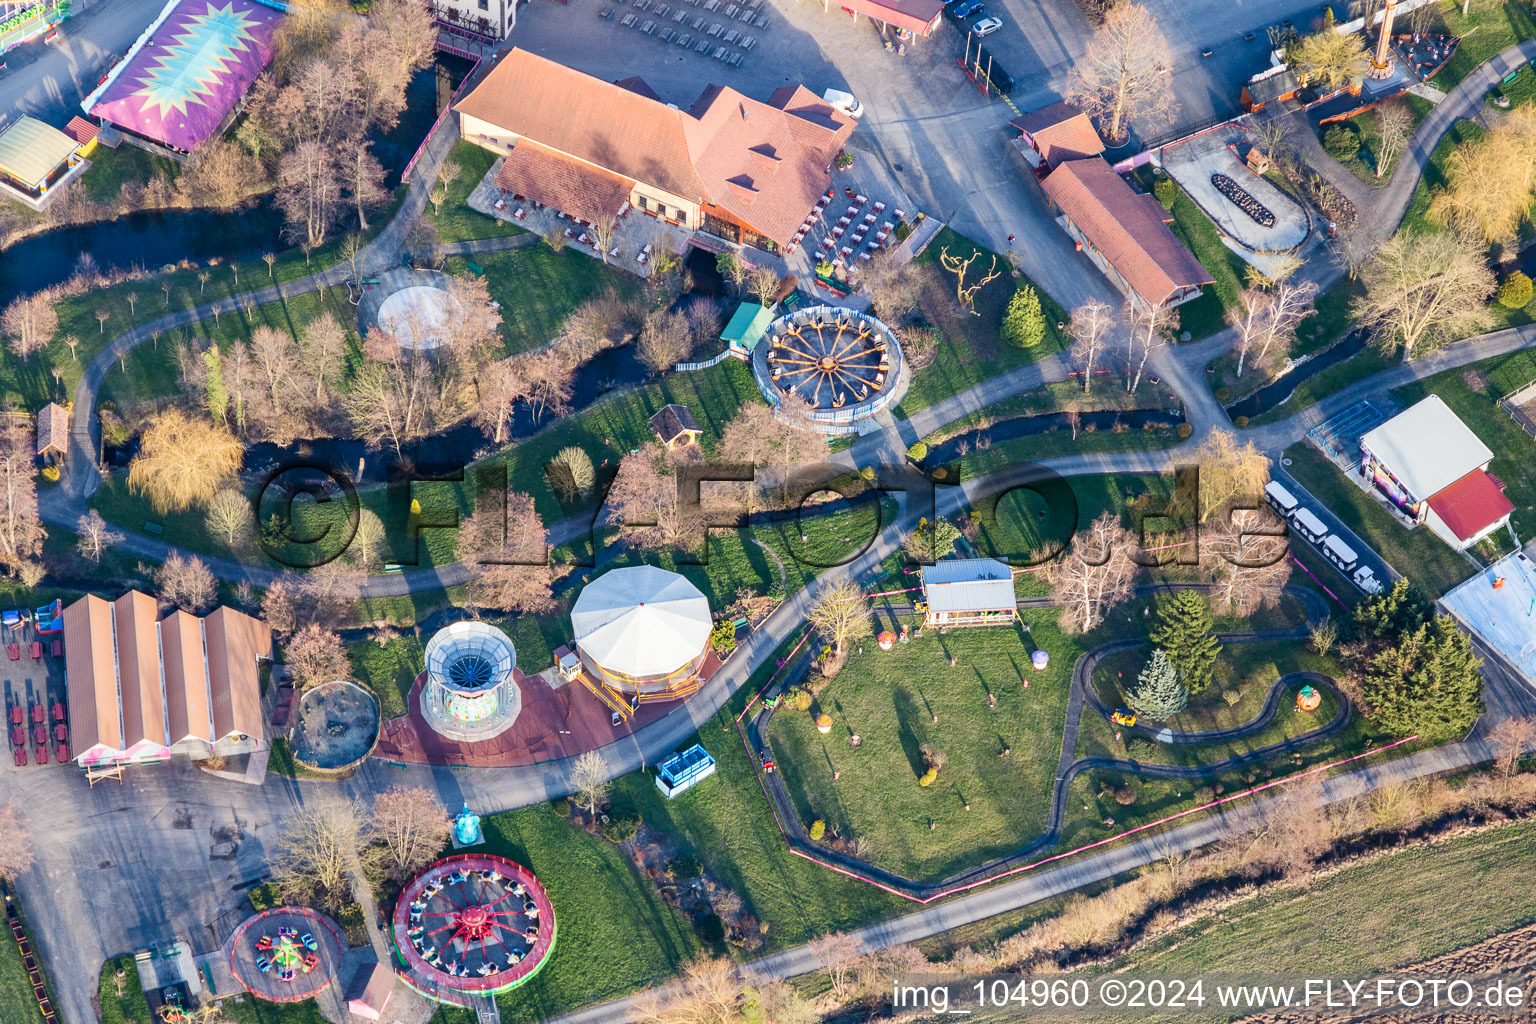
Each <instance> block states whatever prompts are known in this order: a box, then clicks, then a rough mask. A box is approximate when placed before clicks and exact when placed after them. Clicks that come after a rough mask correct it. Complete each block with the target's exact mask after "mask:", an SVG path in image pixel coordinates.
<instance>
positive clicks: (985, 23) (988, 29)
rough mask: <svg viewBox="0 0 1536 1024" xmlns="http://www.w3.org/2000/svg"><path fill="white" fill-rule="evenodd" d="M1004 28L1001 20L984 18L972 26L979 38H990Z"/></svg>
mask: <svg viewBox="0 0 1536 1024" xmlns="http://www.w3.org/2000/svg"><path fill="white" fill-rule="evenodd" d="M1002 27H1003V22H1002V19H1000V18H982V19H981V20H980V21H978V22H977V23H976V24H974V25H972V26H971V31H972V32H975V33H976V34H977V35H978V36H989V35H991V34H992V33H993V32H996V31H997V30H998V29H1000V28H1002Z"/></svg>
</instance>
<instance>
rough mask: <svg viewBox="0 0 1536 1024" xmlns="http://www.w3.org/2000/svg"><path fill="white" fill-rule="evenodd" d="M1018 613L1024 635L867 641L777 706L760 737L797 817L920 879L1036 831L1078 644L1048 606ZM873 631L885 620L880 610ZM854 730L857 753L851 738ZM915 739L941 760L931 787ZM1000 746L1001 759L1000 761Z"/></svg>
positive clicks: (928, 633) (959, 633)
mask: <svg viewBox="0 0 1536 1024" xmlns="http://www.w3.org/2000/svg"><path fill="white" fill-rule="evenodd" d="M1026 619H1027V621H1028V622H1029V624H1030V626H1031V630H1030V631H1029V632H1026V631H1024V630H1022V629H1016V628H1004V627H997V628H988V629H968V630H955V631H952V632H950V633H948V634H947V635H940V634H939V633H937V632H936V631H935V630H924V631H923V633H922V635H921V636H918V637H916V638H914V639H913V640H912V642H911V643H909V644H906V645H904V646H900V647H898V648H897V649H896V650H894V651H889V652H887V651H882V650H880V649H879V647H878V646H877V645H875V644H874V643H873V642H869V641H866V642H865V643H864V644H863V645H862V651H861V652H860V653H855V654H854V655H853V656H852V657H851V658H850V660H849V662H848V664H847V666H846V667H845V668H844V669H843V670H842V672H840V673H839V674H838V676H837V678H835V679H834V680H833V681H832V682H831V684H830V685H828V686H827V688H826V689H825V690H823V691H822V692H821V694H820V696H819V697H818V699H817V701H816V703H815V704H813V705H812V707H811V710H810V711H809V712H804V711H797V710H796V709H795V707H794V705H793V703H786V705H785V706H784V707H783V708H782V710H780V711H779V712H777V713H776V714H775V715H774V718H773V722H772V726H771V728H770V731H769V737H770V740H771V741H772V743H773V746H774V753H775V755H776V759H777V761H778V762H779V765H780V771H781V772H782V773H783V777H784V782H785V785H786V786H787V787H788V789H789V792H790V795H791V796H792V797H793V798H794V801H795V805H796V808H797V809H798V810H799V812H800V816H801V818H802V819H803V822H804V824H806V825H807V826H809V824H810V822H811V821H812V820H814V819H817V818H820V819H824V820H825V821H826V822H827V828H828V831H829V832H830V833H834V834H836V835H838V836H840V837H842V838H843V839H853V838H855V837H858V838H862V839H863V840H865V841H866V842H867V843H868V844H869V846H870V854H869V856H870V859H871V860H872V861H873V862H874V863H876V864H879V865H880V866H881V867H884V868H887V869H889V870H892V871H895V872H898V873H900V874H902V875H905V876H907V877H909V878H921V879H928V880H937V879H939V878H943V877H945V876H947V875H950V874H952V873H954V872H955V871H958V870H960V869H962V868H967V867H973V866H975V865H977V864H981V863H983V862H985V861H987V860H990V859H992V858H994V857H997V856H1000V855H1002V854H1005V853H1007V852H1009V851H1011V850H1014V849H1017V848H1018V847H1019V846H1021V845H1023V843H1025V842H1027V841H1028V840H1029V839H1031V838H1033V837H1034V836H1036V835H1038V834H1039V833H1041V832H1043V831H1044V830H1045V825H1046V820H1047V813H1048V811H1049V808H1050V795H1051V787H1052V785H1053V783H1054V780H1055V777H1056V758H1057V755H1058V754H1059V753H1060V750H1061V732H1062V727H1063V724H1064V722H1065V717H1066V704H1067V688H1068V686H1069V685H1070V683H1071V675H1072V663H1073V662H1074V661H1075V660H1076V658H1077V655H1078V654H1079V653H1080V651H1081V648H1080V646H1079V641H1078V640H1077V639H1076V638H1072V637H1067V636H1065V635H1064V634H1062V632H1061V631H1060V629H1059V628H1058V627H1057V625H1056V623H1055V613H1054V612H1047V613H1039V614H1029V615H1027V616H1026ZM904 621H905V622H907V623H909V624H910V623H911V622H912V621H914V620H913V618H912V617H911V616H907V617H906V618H905V619H904ZM880 625H881V628H891V627H892V626H893V625H895V623H894V621H891V620H887V619H885V618H884V617H882V618H881V623H880ZM1031 633H1032V634H1033V635H1031ZM1037 646H1040V647H1044V648H1045V649H1046V650H1048V651H1050V653H1051V663H1050V665H1049V666H1048V667H1047V668H1046V670H1045V671H1043V672H1036V671H1034V670H1033V669H1032V668H1031V667H1030V663H1029V658H1030V653H1031V652H1032V651H1033V650H1035V648H1036V647H1037ZM951 660H953V661H954V663H955V664H954V666H953V667H951ZM1024 678H1027V679H1028V682H1029V689H1028V690H1025V689H1023V688H1022V687H1021V685H1020V681H1021V679H1024ZM989 693H990V694H992V695H993V696H995V697H996V698H997V707H996V708H992V707H989V706H988V703H987V695H988V694H989ZM821 713H826V714H829V715H831V716H832V719H833V723H834V724H833V726H832V731H831V733H829V734H827V735H822V734H820V733H819V732H818V731H817V729H816V724H815V717H816V715H818V714H821ZM935 716H936V717H937V721H934V720H933V719H934V718H935ZM855 734H857V735H858V736H859V737H860V739H861V743H860V745H859V746H858V747H853V746H851V745H850V741H849V738H850V736H852V735H855ZM923 744H932V745H933V746H934V747H936V748H937V749H939V750H941V751H943V752H944V753H945V754H946V755H948V758H949V761H948V763H947V764H946V765H945V766H944V768H943V769H941V770H940V771H939V773H938V778H937V781H935V782H934V784H933V785H932V786H929V787H923V786H919V785H918V777H919V776H920V775H922V774H923V772H924V771H925V770H926V765H925V763H924V759H923V754H922V751H921V749H920V748H921V746H922V745H923ZM1005 749H1008V750H1010V751H1011V752H1010V753H1009V754H1008V756H1006V757H1002V756H999V755H1000V754H1002V752H1003V751H1004V750H1005ZM834 770H836V771H838V772H840V773H841V778H840V779H838V780H837V781H835V782H834V781H833V778H832V774H833V771H834ZM930 823H931V824H932V826H936V827H930Z"/></svg>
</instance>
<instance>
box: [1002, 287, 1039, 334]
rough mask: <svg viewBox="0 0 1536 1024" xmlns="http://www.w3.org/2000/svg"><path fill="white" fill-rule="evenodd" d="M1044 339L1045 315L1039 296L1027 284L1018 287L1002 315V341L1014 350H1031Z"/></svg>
mask: <svg viewBox="0 0 1536 1024" xmlns="http://www.w3.org/2000/svg"><path fill="white" fill-rule="evenodd" d="M1044 338H1045V314H1044V313H1043V312H1041V310H1040V296H1039V295H1038V294H1036V293H1035V290H1034V289H1033V288H1031V287H1030V286H1029V285H1027V284H1023V285H1020V286H1019V287H1018V288H1017V289H1016V290H1015V291H1014V293H1013V298H1011V299H1009V300H1008V309H1007V311H1006V312H1005V313H1003V340H1004V341H1005V342H1007V343H1008V344H1010V345H1012V346H1013V347H1014V348H1033V347H1035V346H1036V345H1038V344H1040V342H1041V341H1042V340H1044Z"/></svg>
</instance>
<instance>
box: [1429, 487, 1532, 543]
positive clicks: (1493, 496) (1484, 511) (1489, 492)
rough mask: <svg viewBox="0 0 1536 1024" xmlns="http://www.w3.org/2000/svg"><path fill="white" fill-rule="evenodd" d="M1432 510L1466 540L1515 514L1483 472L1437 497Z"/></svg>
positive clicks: (1498, 489) (1438, 494)
mask: <svg viewBox="0 0 1536 1024" xmlns="http://www.w3.org/2000/svg"><path fill="white" fill-rule="evenodd" d="M1429 507H1430V508H1432V509H1434V510H1435V515H1437V516H1439V517H1440V520H1441V521H1442V522H1443V523H1445V525H1446V526H1447V527H1449V528H1450V531H1451V532H1452V533H1454V534H1455V535H1456V536H1457V537H1460V538H1461V539H1462V540H1471V539H1472V538H1473V537H1476V536H1477V535H1478V534H1480V533H1482V532H1483V531H1484V530H1486V529H1487V528H1488V527H1490V526H1492V525H1493V524H1494V523H1497V522H1498V521H1499V520H1501V519H1503V518H1504V517H1505V516H1507V515H1509V514H1510V513H1511V512H1513V511H1514V510H1515V506H1514V503H1513V502H1511V501H1510V500H1509V499H1508V498H1507V497H1505V496H1504V491H1503V489H1502V488H1501V487H1500V486H1499V484H1498V483H1497V482H1495V481H1494V479H1493V477H1491V476H1489V475H1488V474H1487V473H1485V472H1483V471H1482V470H1480V469H1478V470H1474V471H1472V472H1471V473H1468V474H1467V475H1466V476H1464V477H1462V478H1461V479H1460V480H1457V481H1456V482H1455V483H1453V484H1451V486H1449V487H1447V488H1445V489H1444V490H1442V491H1440V492H1438V493H1437V494H1435V495H1434V496H1433V497H1432V498H1430V499H1429Z"/></svg>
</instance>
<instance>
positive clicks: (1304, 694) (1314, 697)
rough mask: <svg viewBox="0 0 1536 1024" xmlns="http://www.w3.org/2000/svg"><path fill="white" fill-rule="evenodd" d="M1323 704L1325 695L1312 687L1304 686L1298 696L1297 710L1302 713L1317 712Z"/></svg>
mask: <svg viewBox="0 0 1536 1024" xmlns="http://www.w3.org/2000/svg"><path fill="white" fill-rule="evenodd" d="M1322 703H1323V695H1322V694H1321V693H1319V692H1318V691H1317V690H1316V689H1314V688H1313V687H1311V686H1303V687H1302V688H1301V690H1300V691H1299V692H1297V694H1296V708H1297V710H1300V711H1316V710H1317V709H1318V707H1319V706H1320V705H1321V704H1322Z"/></svg>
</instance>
